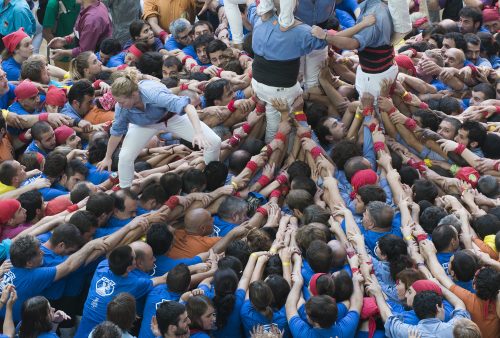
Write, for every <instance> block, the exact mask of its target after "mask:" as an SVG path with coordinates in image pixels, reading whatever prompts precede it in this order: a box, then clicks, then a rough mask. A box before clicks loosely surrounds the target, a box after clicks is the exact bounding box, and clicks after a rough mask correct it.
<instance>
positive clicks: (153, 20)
mask: <svg viewBox="0 0 500 338" xmlns="http://www.w3.org/2000/svg"><path fill="white" fill-rule="evenodd" d="M147 21H148V23H149V25H150V26H151V29H152V30H153V33H155V35H156V36H157V35H158V34H160V32H161V31H163V29H162V28H161V27H160V25H159V24H158V18H157V17H156V16H153V17H149V18H148V19H147Z"/></svg>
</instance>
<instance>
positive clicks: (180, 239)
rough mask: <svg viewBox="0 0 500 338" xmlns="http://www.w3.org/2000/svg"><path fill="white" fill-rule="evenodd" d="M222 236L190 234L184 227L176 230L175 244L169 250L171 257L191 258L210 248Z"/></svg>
mask: <svg viewBox="0 0 500 338" xmlns="http://www.w3.org/2000/svg"><path fill="white" fill-rule="evenodd" d="M220 239H221V238H220V237H207V236H199V235H193V234H188V233H187V232H186V230H184V229H178V230H175V232H174V244H173V245H172V248H171V249H170V251H169V252H168V257H170V258H191V257H194V256H196V255H198V254H200V253H202V252H206V251H208V250H210V248H211V247H213V246H214V245H215V243H217V242H218V241H219V240H220Z"/></svg>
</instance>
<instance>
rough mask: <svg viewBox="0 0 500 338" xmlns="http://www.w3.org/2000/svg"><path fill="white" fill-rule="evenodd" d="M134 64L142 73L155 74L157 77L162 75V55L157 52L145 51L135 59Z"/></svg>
mask: <svg viewBox="0 0 500 338" xmlns="http://www.w3.org/2000/svg"><path fill="white" fill-rule="evenodd" d="M135 66H136V67H137V69H138V70H139V71H140V72H141V73H142V74H147V75H151V76H155V77H157V78H159V79H161V78H162V77H163V74H162V67H163V55H162V54H161V53H158V52H146V53H144V54H142V55H141V57H140V58H139V60H137V61H136V63H135Z"/></svg>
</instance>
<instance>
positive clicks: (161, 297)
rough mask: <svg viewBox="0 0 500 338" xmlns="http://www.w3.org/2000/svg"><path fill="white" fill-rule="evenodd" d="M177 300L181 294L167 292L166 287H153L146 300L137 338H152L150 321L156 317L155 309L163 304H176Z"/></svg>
mask: <svg viewBox="0 0 500 338" xmlns="http://www.w3.org/2000/svg"><path fill="white" fill-rule="evenodd" d="M179 298H181V294H180V293H176V292H171V291H168V287H167V286H166V285H157V286H155V287H154V288H153V290H152V291H151V292H150V293H149V294H148V296H147V298H146V303H145V306H144V315H143V317H142V324H141V331H140V332H139V338H154V334H153V332H152V331H151V320H152V318H153V316H156V309H157V308H158V306H160V304H162V303H163V302H168V301H176V302H178V301H179Z"/></svg>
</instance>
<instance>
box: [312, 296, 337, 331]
mask: <svg viewBox="0 0 500 338" xmlns="http://www.w3.org/2000/svg"><path fill="white" fill-rule="evenodd" d="M337 312H338V310H337V303H336V302H335V299H333V298H332V297H330V296H327V295H322V296H314V297H311V298H309V300H308V301H307V303H306V313H307V317H308V318H309V319H310V320H311V321H312V322H314V323H317V324H318V325H319V326H320V327H321V328H323V329H326V328H330V327H331V326H332V325H333V324H335V321H336V320H337Z"/></svg>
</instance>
